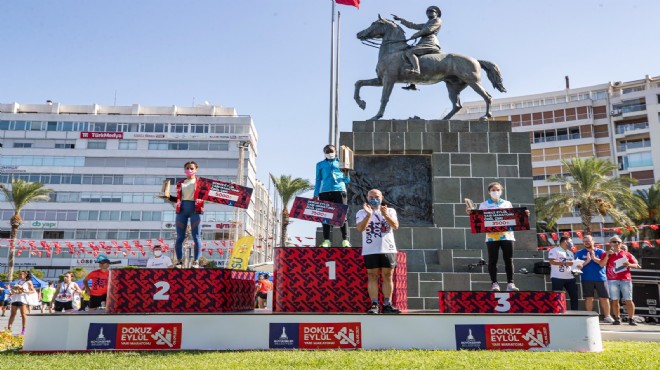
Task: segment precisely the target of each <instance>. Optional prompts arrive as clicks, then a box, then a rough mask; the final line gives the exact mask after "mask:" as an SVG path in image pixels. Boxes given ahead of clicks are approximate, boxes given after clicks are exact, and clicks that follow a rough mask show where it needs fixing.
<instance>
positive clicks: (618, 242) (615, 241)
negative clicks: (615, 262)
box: [610, 241, 621, 244]
mask: <svg viewBox="0 0 660 370" xmlns="http://www.w3.org/2000/svg"><path fill="white" fill-rule="evenodd" d="M610 243H612V244H621V242H616V241H614V242H610Z"/></svg>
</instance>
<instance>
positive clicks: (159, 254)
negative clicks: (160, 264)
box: [154, 251, 163, 257]
mask: <svg viewBox="0 0 660 370" xmlns="http://www.w3.org/2000/svg"><path fill="white" fill-rule="evenodd" d="M162 255H163V252H162V251H154V256H156V257H160V256H162Z"/></svg>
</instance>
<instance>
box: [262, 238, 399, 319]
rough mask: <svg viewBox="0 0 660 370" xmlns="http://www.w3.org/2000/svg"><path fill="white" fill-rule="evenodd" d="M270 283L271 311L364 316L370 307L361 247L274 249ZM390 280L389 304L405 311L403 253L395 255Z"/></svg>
mask: <svg viewBox="0 0 660 370" xmlns="http://www.w3.org/2000/svg"><path fill="white" fill-rule="evenodd" d="M273 280H274V283H275V287H274V292H275V296H274V299H273V301H274V302H273V312H298V313H301V312H359V313H364V312H366V311H367V310H368V309H369V307H370V305H371V303H370V302H371V301H370V299H369V294H368V292H367V269H366V267H365V266H364V262H363V259H362V248H277V249H275V273H274V279H273ZM393 280H394V291H393V294H392V302H393V304H394V305H395V306H396V307H398V308H399V309H401V310H402V311H404V310H407V309H408V302H407V301H408V283H407V282H408V280H407V267H406V254H405V253H404V252H398V253H397V267H396V268H395V269H394V276H393ZM379 291H381V289H379ZM379 296H380V301H381V303H382V294H381V293H379Z"/></svg>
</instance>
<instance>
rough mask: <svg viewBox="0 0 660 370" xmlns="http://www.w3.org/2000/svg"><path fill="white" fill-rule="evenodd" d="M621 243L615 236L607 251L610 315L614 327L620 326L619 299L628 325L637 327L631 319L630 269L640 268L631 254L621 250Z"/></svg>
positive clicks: (633, 313) (632, 308)
mask: <svg viewBox="0 0 660 370" xmlns="http://www.w3.org/2000/svg"><path fill="white" fill-rule="evenodd" d="M621 245H622V241H621V238H619V237H618V236H617V235H615V236H613V237H611V238H610V248H609V249H608V251H607V254H608V256H609V258H608V260H607V269H606V274H607V285H608V286H609V288H610V291H609V293H610V299H611V300H612V314H613V316H614V322H613V324H614V325H621V317H620V316H619V309H620V304H619V299H622V300H623V301H624V304H625V305H626V312H627V313H628V324H630V325H632V326H637V323H636V322H635V320H633V317H634V316H635V303H633V299H632V276H631V275H630V268H641V266H640V265H639V263H637V260H636V259H635V257H633V255H632V254H630V253H628V252H625V251H622V250H621Z"/></svg>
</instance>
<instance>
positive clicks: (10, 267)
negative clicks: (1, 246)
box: [7, 212, 23, 281]
mask: <svg viewBox="0 0 660 370" xmlns="http://www.w3.org/2000/svg"><path fill="white" fill-rule="evenodd" d="M22 221H23V220H22V219H21V215H20V214H19V213H18V212H16V213H14V215H13V216H12V217H11V219H10V220H9V223H10V224H11V233H10V235H9V238H10V239H9V252H8V253H7V280H8V281H12V280H14V253H16V245H17V244H18V243H17V242H18V228H19V227H20V226H21V222H22Z"/></svg>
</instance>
